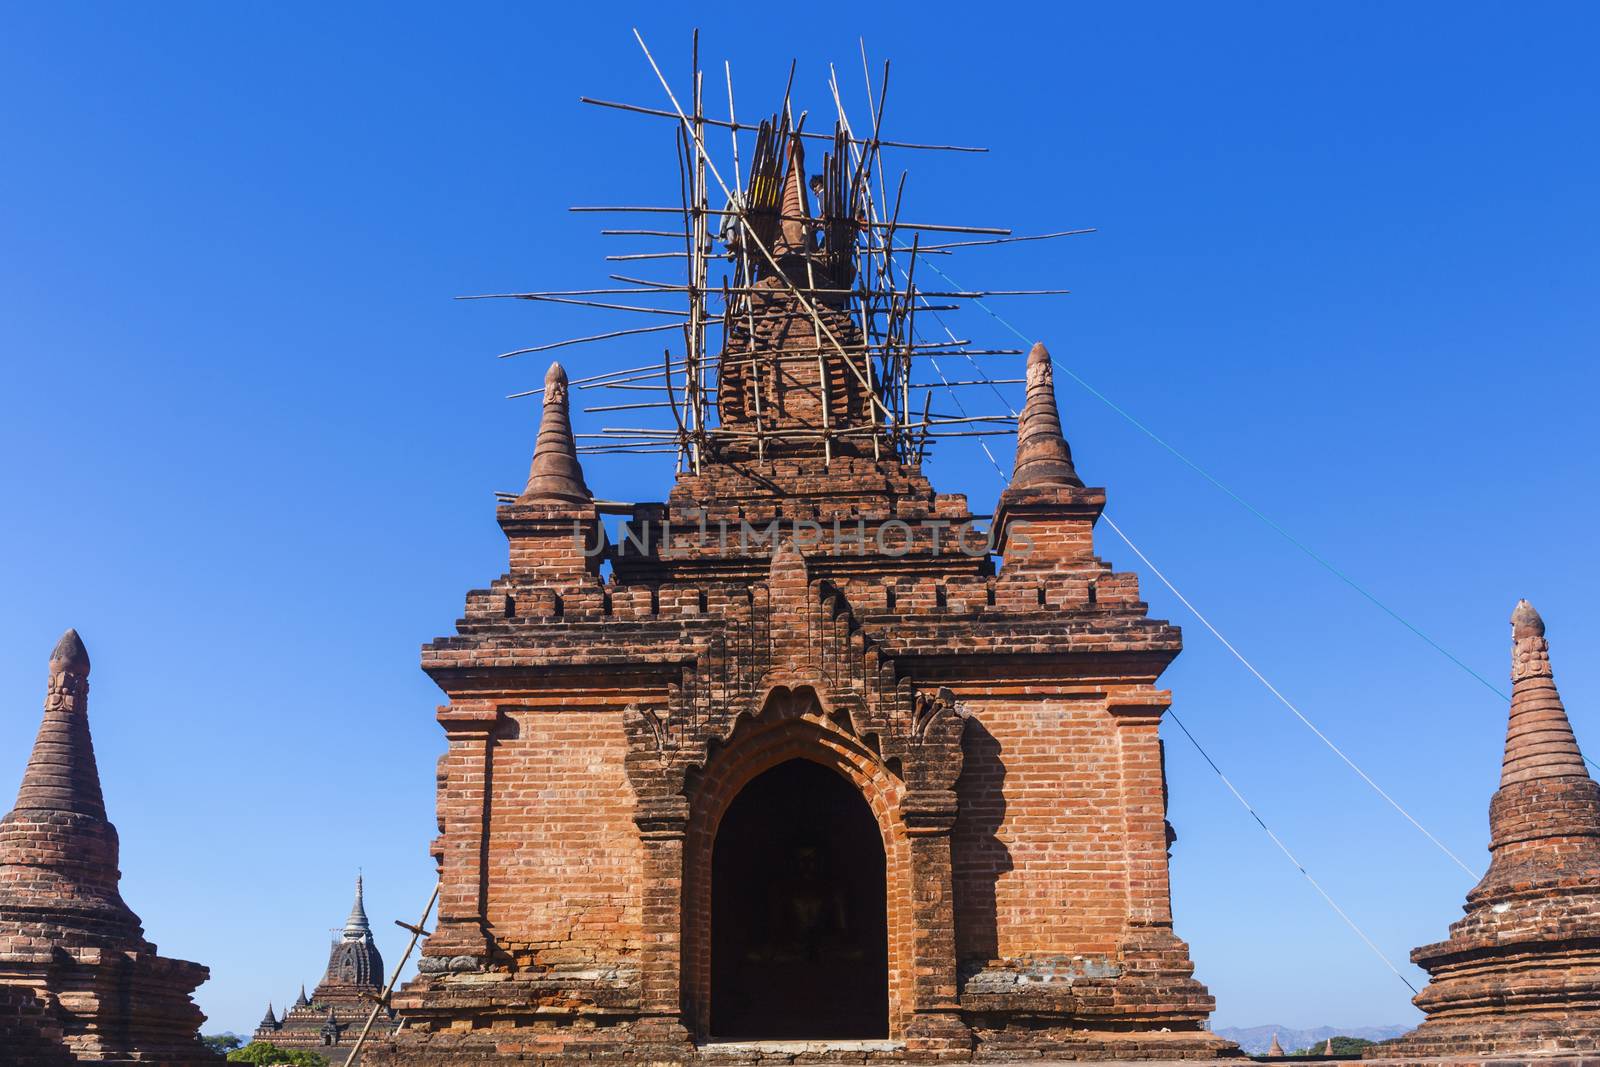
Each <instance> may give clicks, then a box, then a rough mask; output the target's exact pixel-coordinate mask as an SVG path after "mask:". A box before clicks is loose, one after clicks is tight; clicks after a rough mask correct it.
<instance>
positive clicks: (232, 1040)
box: [200, 1034, 244, 1052]
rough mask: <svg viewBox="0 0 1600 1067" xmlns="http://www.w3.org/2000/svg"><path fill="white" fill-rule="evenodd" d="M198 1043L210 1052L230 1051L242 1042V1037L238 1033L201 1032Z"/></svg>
mask: <svg viewBox="0 0 1600 1067" xmlns="http://www.w3.org/2000/svg"><path fill="white" fill-rule="evenodd" d="M200 1043H201V1044H202V1045H204V1046H205V1047H206V1048H208V1049H210V1050H211V1051H212V1052H232V1051H233V1050H234V1049H236V1048H238V1047H239V1046H240V1045H242V1044H244V1038H242V1037H240V1036H239V1035H238V1034H202V1035H200Z"/></svg>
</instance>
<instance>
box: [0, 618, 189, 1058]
mask: <svg viewBox="0 0 1600 1067" xmlns="http://www.w3.org/2000/svg"><path fill="white" fill-rule="evenodd" d="M117 855H118V842H117V831H116V827H114V826H112V825H111V822H110V821H109V820H108V819H107V818H106V810H105V801H104V799H103V797H102V796H101V792H100V775H99V770H98V769H97V767H96V764H95V758H94V743H93V741H92V740H91V739H90V736H89V653H88V652H87V651H86V650H85V649H84V647H83V642H82V641H81V640H80V639H79V637H78V634H77V632H76V631H73V630H68V631H67V632H66V634H65V635H64V636H63V637H62V638H61V640H60V642H59V643H58V644H57V645H56V647H55V650H54V651H53V652H52V653H51V655H50V670H49V684H48V687H47V690H46V696H45V709H44V719H43V722H42V723H41V724H40V727H39V736H38V740H37V741H36V742H35V743H34V748H33V753H32V755H31V757H30V758H29V760H28V766H27V769H26V770H25V771H24V772H23V778H22V786H21V788H20V789H19V790H18V793H17V803H16V806H15V807H14V808H13V809H12V810H11V812H10V813H9V814H7V815H6V816H5V818H4V819H0V1038H6V1037H7V1034H8V1032H9V1033H10V1034H12V1035H15V1036H14V1038H11V1039H7V1040H5V1041H4V1042H3V1043H0V1049H4V1050H7V1051H10V1050H13V1049H19V1048H20V1049H27V1050H28V1055H29V1056H30V1057H37V1058H36V1059H32V1060H30V1059H28V1058H20V1059H17V1060H14V1061H13V1062H18V1063H27V1062H38V1063H42V1064H47V1063H50V1062H52V1059H51V1057H54V1056H55V1055H56V1052H57V1051H59V1052H60V1054H61V1056H64V1057H65V1056H71V1057H75V1058H77V1059H78V1060H82V1061H85V1062H97V1063H101V1062H103V1063H124V1062H139V1063H152V1064H166V1065H169V1067H191V1065H195V1067H197V1065H200V1064H214V1063H220V1062H221V1058H220V1057H217V1056H214V1055H213V1054H211V1053H210V1052H208V1051H206V1050H205V1049H204V1048H203V1047H202V1046H201V1044H200V1042H199V1040H198V1031H199V1027H200V1024H201V1023H202V1022H203V1021H204V1020H205V1016H203V1015H202V1014H201V1013H200V1009H199V1008H197V1007H195V1004H194V1002H193V1001H192V1000H191V999H190V994H191V993H192V992H193V991H194V989H195V988H196V987H197V986H198V985H199V984H200V983H201V982H203V981H205V978H206V975H207V971H206V968H204V967H202V966H201V965H200V964H198V963H189V962H187V961H185V960H174V959H168V958H166V957H164V956H161V955H159V954H157V951H156V946H155V945H153V944H151V943H150V942H149V941H147V940H145V937H144V929H143V927H142V926H141V925H140V923H139V918H138V916H136V915H135V914H134V913H133V912H132V910H130V909H129V908H128V905H127V904H125V903H124V902H123V900H122V895H121V893H120V892H119V891H118V881H119V877H120V876H119V872H118V870H117ZM13 1041H14V1042H15V1044H13ZM15 1054H16V1055H19V1056H20V1053H15ZM0 1061H3V1057H0Z"/></svg>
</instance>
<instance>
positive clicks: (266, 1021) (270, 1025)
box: [260, 1000, 278, 1030]
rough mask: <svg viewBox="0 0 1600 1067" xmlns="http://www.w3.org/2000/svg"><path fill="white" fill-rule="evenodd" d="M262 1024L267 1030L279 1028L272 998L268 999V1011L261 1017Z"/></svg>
mask: <svg viewBox="0 0 1600 1067" xmlns="http://www.w3.org/2000/svg"><path fill="white" fill-rule="evenodd" d="M260 1026H261V1027H262V1028H263V1029H266V1030H276V1029H277V1028H278V1017H277V1016H276V1015H275V1014H273V1011H272V1001H270V1000H269V1001H267V1013H266V1014H265V1015H263V1016H262V1017H261V1022H260Z"/></svg>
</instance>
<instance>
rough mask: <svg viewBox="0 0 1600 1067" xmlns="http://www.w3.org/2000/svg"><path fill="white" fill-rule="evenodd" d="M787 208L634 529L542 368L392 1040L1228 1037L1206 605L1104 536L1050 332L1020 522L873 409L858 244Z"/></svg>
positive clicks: (457, 678)
mask: <svg viewBox="0 0 1600 1067" xmlns="http://www.w3.org/2000/svg"><path fill="white" fill-rule="evenodd" d="M788 158H789V164H788V168H787V173H786V175H785V182H784V196H783V202H784V203H785V204H788V205H790V206H789V208H788V209H787V211H786V213H785V214H786V215H798V216H799V217H800V218H802V219H808V218H809V215H808V210H809V209H808V208H807V207H805V206H804V205H805V200H804V197H803V193H802V192H801V191H800V190H802V189H804V184H803V170H802V169H801V165H800V162H799V158H798V152H792V153H790V155H789V157H788ZM751 185H752V188H753V189H754V188H755V186H756V182H755V180H754V179H752V183H751ZM796 204H799V205H802V206H801V207H800V208H799V209H798V210H797V209H796V208H795V207H794V205H796ZM788 221H790V219H788V218H786V219H785V222H786V223H787V222H788ZM807 225H808V227H809V223H808V224H807ZM817 229H818V230H819V231H820V230H822V229H824V227H822V226H821V225H820V224H819V225H818V227H817ZM774 230H775V232H774V233H773V234H772V238H771V239H772V247H773V248H774V249H775V250H776V255H775V257H774V263H775V264H776V266H777V269H776V270H773V269H771V268H769V269H767V270H766V271H765V273H761V272H756V277H757V281H756V282H755V284H754V285H753V286H752V288H753V289H754V290H755V291H756V297H755V300H754V301H753V305H754V308H756V309H759V315H757V314H751V315H750V316H749V318H748V320H747V321H748V322H753V323H755V324H756V325H755V327H754V329H748V328H744V329H741V328H739V327H738V326H737V325H736V324H735V325H732V326H730V329H729V333H728V337H729V340H728V342H727V346H728V347H727V348H726V349H725V351H724V355H723V359H724V361H725V363H730V364H732V363H737V364H738V365H739V366H740V367H741V370H740V372H739V373H738V374H729V373H727V372H725V373H724V376H723V377H722V378H721V379H720V385H719V386H718V390H717V393H716V396H717V403H718V414H719V417H720V426H721V427H722V429H723V431H724V434H723V437H722V438H721V439H720V440H721V443H720V444H719V446H718V447H717V448H715V449H710V450H708V451H707V452H706V454H705V455H703V456H702V457H701V458H700V459H699V460H698V461H697V463H696V465H695V466H694V467H690V468H686V469H685V470H684V471H683V472H682V473H680V475H679V476H678V477H677V480H676V483H675V484H674V485H673V487H672V489H671V491H670V493H669V494H668V496H667V499H666V501H665V502H664V503H645V504H638V505H634V506H632V507H631V508H630V509H629V513H628V514H627V516H626V518H627V530H626V533H625V534H624V535H622V536H619V537H618V539H617V543H616V544H615V545H613V544H611V542H610V539H609V538H608V535H607V533H606V531H605V528H604V527H603V525H602V522H601V510H600V508H599V507H598V506H597V504H596V503H595V500H594V498H593V495H592V494H591V492H590V489H589V487H588V484H587V483H586V480H585V476H584V473H583V471H582V469H581V467H580V465H579V462H578V456H577V449H576V447H575V443H574V438H573V434H572V430H571V427H570V423H569V415H568V382H567V378H566V375H565V373H564V372H563V371H562V369H561V367H560V366H559V365H557V366H552V367H551V368H550V372H549V375H548V376H547V377H546V379H545V388H544V390H543V415H542V420H541V422H540V426H539V433H538V440H537V444H536V447H535V452H534V457H533V463H532V469H531V471H530V475H529V479H528V483H527V488H526V490H525V491H524V492H523V493H522V494H521V495H520V496H519V497H518V498H516V499H515V500H514V501H512V502H509V503H506V504H505V505H504V506H502V507H501V508H500V509H499V521H500V525H501V527H502V529H503V530H504V531H505V534H506V537H507V539H508V541H509V543H510V567H509V570H508V571H507V573H505V574H504V575H502V576H501V577H500V578H498V579H496V580H494V581H493V582H492V583H491V584H490V585H489V586H488V587H487V588H485V589H481V590H477V591H474V592H472V593H470V594H469V595H468V598H467V606H466V614H465V616H464V617H463V618H462V619H460V620H459V621H458V623H457V627H456V634H455V635H454V636H450V637H443V638H440V639H438V640H436V641H434V642H433V643H431V644H429V645H427V646H426V647H425V649H424V652H423V668H424V669H425V670H426V671H427V672H428V674H429V675H430V676H431V677H432V678H433V679H434V681H435V682H436V683H437V684H438V685H439V687H440V688H441V689H442V690H443V691H444V693H445V694H446V696H447V697H448V703H446V704H445V705H444V706H442V707H441V708H440V709H439V712H438V719H439V722H440V724H441V726H442V727H443V728H444V731H445V735H446V739H447V741H448V749H447V751H446V753H445V754H444V756H443V757H442V758H441V759H440V761H439V765H438V773H437V797H438V820H439V836H438V838H437V839H436V840H435V842H434V845H433V854H434V856H435V859H436V860H437V862H438V864H439V871H440V878H441V885H442V890H441V898H440V913H439V918H438V924H437V929H436V930H435V931H434V932H433V933H432V935H431V936H430V937H429V938H428V939H427V941H426V942H425V945H424V949H423V956H422V960H421V967H420V974H419V975H418V977H417V978H416V979H415V980H414V981H412V982H411V983H410V984H409V985H407V986H406V987H405V988H404V990H403V991H401V992H400V993H399V994H397V996H396V998H395V1005H396V1007H397V1008H398V1010H399V1012H400V1014H401V1016H402V1018H403V1026H402V1028H401V1030H400V1031H399V1033H398V1034H397V1035H396V1036H395V1039H394V1040H395V1044H394V1045H393V1046H391V1047H389V1048H388V1049H385V1050H382V1051H380V1052H379V1053H377V1054H376V1056H375V1057H374V1059H373V1060H372V1061H371V1062H379V1061H380V1060H381V1061H382V1062H389V1063H406V1064H426V1063H447V1062H448V1063H476V1062H485V1063H487V1062H493V1061H495V1060H496V1059H497V1058H500V1057H523V1058H527V1059H535V1060H543V1059H550V1060H562V1059H582V1058H616V1059H619V1060H622V1061H627V1062H637V1061H641V1060H645V1059H649V1060H651V1061H662V1062H678V1061H682V1060H685V1059H689V1058H692V1057H694V1056H696V1055H701V1056H705V1055H714V1054H716V1053H717V1052H718V1050H723V1051H724V1054H725V1055H738V1054H741V1053H740V1051H739V1050H740V1049H742V1048H744V1047H745V1046H744V1045H741V1044H740V1043H742V1042H751V1041H756V1042H760V1041H769V1040H770V1041H797V1040H804V1041H820V1042H825V1043H826V1042H836V1043H840V1042H842V1043H843V1044H841V1045H838V1046H837V1047H839V1048H840V1049H844V1050H849V1054H850V1055H853V1056H855V1057H856V1058H857V1059H858V1060H859V1058H860V1057H861V1056H862V1055H864V1054H866V1053H867V1052H871V1053H872V1054H873V1055H874V1056H875V1057H876V1058H905V1059H931V1058H945V1059H948V1058H956V1059H966V1058H971V1057H981V1058H1032V1057H1036V1056H1049V1057H1055V1058H1075V1057H1095V1058H1106V1057H1108V1056H1127V1057H1133V1058H1158V1059H1166V1058H1183V1057H1189V1058H1198V1057H1209V1056H1213V1055H1215V1054H1217V1053H1218V1052H1219V1051H1223V1050H1227V1049H1231V1048H1232V1046H1231V1045H1230V1044H1229V1043H1228V1042H1225V1041H1223V1040H1221V1039H1219V1038H1217V1037H1215V1036H1214V1035H1212V1034H1210V1033H1209V1032H1208V1031H1207V1030H1206V1029H1205V1024H1206V1020H1207V1018H1208V1016H1209V1013H1210V1012H1211V1010H1212V1007H1213V1001H1212V998H1211V996H1210V995H1209V994H1208V993H1207V991H1206V989H1205V987H1204V986H1203V985H1201V984H1200V983H1199V982H1198V981H1196V980H1195V979H1194V978H1193V977H1192V972H1193V966H1192V964H1191V962H1190V959H1189V952H1188V948H1187V946H1186V945H1185V944H1184V942H1183V941H1182V940H1180V939H1179V938H1178V937H1177V935H1176V934H1175V933H1174V931H1173V921H1172V909H1171V903H1170V893H1169V885H1168V850H1169V848H1170V846H1171V844H1172V840H1173V834H1172V831H1171V828H1170V826H1169V825H1168V823H1167V821H1166V818H1165V814H1166V788H1165V780H1164V773H1163V766H1162V747H1161V741H1160V739H1159V737H1158V733H1157V730H1158V727H1159V724H1160V722H1161V718H1162V714H1163V712H1164V711H1165V709H1166V708H1167V706H1168V703H1169V701H1170V699H1171V697H1170V694H1169V693H1168V692H1167V691H1166V690H1163V689H1161V688H1159V686H1158V684H1157V680H1158V678H1159V677H1160V675H1161V673H1162V671H1163V670H1164V669H1165V668H1166V667H1167V665H1168V664H1169V663H1171V662H1172V660H1173V658H1174V657H1175V656H1176V655H1177V654H1178V652H1179V649H1180V647H1181V641H1180V636H1179V632H1178V630H1177V629H1176V628H1175V627H1173V626H1171V625H1169V624H1167V623H1165V622H1161V621H1159V620H1154V619H1151V618H1149V617H1148V615H1147V614H1146V606H1145V604H1144V603H1142V602H1141V601H1140V599H1139V590H1138V582H1137V580H1136V578H1135V576H1134V575H1132V574H1128V573H1123V572H1118V571H1115V570H1114V569H1113V568H1112V567H1111V566H1110V565H1109V564H1108V563H1106V562H1105V561H1103V560H1101V559H1100V558H1098V557H1097V556H1096V555H1095V553H1094V536H1093V535H1094V527H1095V523H1096V520H1097V519H1098V517H1099V515H1100V512H1101V509H1102V507H1103V506H1104V504H1105V499H1106V498H1105V492H1104V491H1103V490H1101V489H1094V488H1088V487H1086V486H1085V485H1084V483H1083V482H1082V481H1081V480H1080V478H1079V476H1078V474H1077V471H1076V470H1075V468H1074V465H1073V461H1072V456H1071V453H1070V451H1069V449H1068V446H1067V442H1066V440H1065V438H1064V436H1063V433H1062V430H1061V421H1060V418H1059V415H1058V413H1057V407H1056V398H1055V392H1054V385H1053V380H1052V372H1051V361H1050V357H1049V354H1048V353H1047V352H1046V351H1045V349H1044V348H1043V346H1035V347H1034V349H1033V351H1032V353H1031V354H1030V355H1029V356H1028V358H1027V363H1026V367H1027V400H1026V409H1025V411H1024V412H1023V413H1022V415H1021V418H1020V422H1019V424H1018V427H1017V433H1018V438H1019V447H1018V451H1017V458H1016V463H1015V468H1014V471H1013V474H1012V476H1011V479H1010V485H1009V487H1008V488H1006V489H1005V491H1004V492H1003V493H1001V495H1000V499H999V501H998V503H997V506H996V510H995V514H994V516H993V520H992V524H991V525H992V536H993V542H992V545H991V544H988V543H986V537H987V536H988V535H989V531H984V530H981V529H977V528H975V527H976V525H981V523H980V522H979V519H978V517H975V516H974V515H973V514H972V512H971V510H970V509H969V507H968V504H967V501H966V499H965V497H963V496H962V495H959V494H946V493H939V492H937V491H936V490H935V489H934V487H933V486H932V485H931V484H930V483H929V481H928V479H927V477H926V476H925V475H924V473H923V470H922V468H921V462H920V455H916V454H909V455H908V454H907V452H906V451H905V450H904V449H900V448H897V447H895V446H894V443H893V442H892V441H889V440H886V439H875V438H874V437H873V436H871V435H870V434H866V433H846V432H844V431H843V430H842V429H841V427H846V426H857V425H860V424H861V423H862V422H863V421H864V416H862V417H855V418H852V417H850V415H849V413H852V412H854V413H857V414H858V416H859V415H860V413H864V412H867V411H868V410H869V408H870V406H871V405H872V403H873V399H872V397H871V396H870V395H869V394H868V393H867V392H866V391H865V389H866V386H865V385H864V384H863V380H862V377H861V376H860V375H859V374H857V373H855V372H853V371H852V370H851V368H850V366H848V365H847V363H848V359H847V357H846V355H845V353H848V352H850V351H852V350H853V346H857V345H859V344H860V337H859V334H858V333H855V332H853V331H854V330H855V327H854V325H853V320H852V318H851V317H850V316H849V315H848V314H847V313H846V308H845V301H844V299H843V298H841V297H838V296H836V295H834V294H838V293H842V292H847V291H848V284H849V281H848V277H847V276H845V275H844V274H842V273H841V272H843V271H845V270H846V269H847V268H846V267H845V266H844V265H843V263H842V261H841V260H840V259H838V258H837V257H830V256H829V255H828V254H827V247H828V246H827V240H828V238H827V237H826V235H825V234H822V233H812V232H811V231H810V230H809V228H808V229H806V230H795V231H790V232H786V231H785V228H784V227H774ZM813 302H814V305H813ZM813 308H814V310H815V316H816V317H813ZM747 310H750V309H749V308H747ZM818 318H820V319H822V320H824V321H823V323H822V324H819V322H818ZM824 325H825V326H826V329H827V331H828V332H829V333H830V334H831V335H832V336H833V337H834V338H835V339H836V340H837V342H838V344H837V351H836V352H834V354H833V355H831V356H830V355H829V353H828V351H827V349H829V348H830V347H832V346H828V345H819V343H818V338H819V337H821V336H822V334H823V331H824ZM819 349H823V351H822V352H821V353H820V355H821V357H822V358H820V359H819ZM730 353H737V354H738V355H739V359H738V360H737V361H735V360H733V359H732V357H731V355H730ZM993 554H998V556H999V557H1000V565H999V567H998V569H997V568H996V566H995V564H994V562H993ZM603 565H604V566H605V567H608V569H609V573H607V574H606V575H605V576H604V577H602V571H603ZM863 1042H864V1043H865V1044H863ZM730 1043H731V1044H730ZM828 1047H833V1046H828V1045H826V1044H825V1045H824V1046H823V1048H824V1050H826V1049H827V1048H828Z"/></svg>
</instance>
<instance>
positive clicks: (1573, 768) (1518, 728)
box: [1500, 600, 1589, 787]
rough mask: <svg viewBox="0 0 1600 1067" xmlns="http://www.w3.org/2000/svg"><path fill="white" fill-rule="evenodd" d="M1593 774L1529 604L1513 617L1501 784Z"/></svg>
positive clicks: (1541, 627)
mask: <svg viewBox="0 0 1600 1067" xmlns="http://www.w3.org/2000/svg"><path fill="white" fill-rule="evenodd" d="M1568 776H1571V777H1584V778H1587V777H1588V776H1589V771H1588V769H1587V768H1585V767H1584V765H1583V753H1581V752H1580V751H1578V740H1577V738H1576V737H1574V736H1573V734H1572V724H1571V723H1570V722H1568V721H1567V710H1566V708H1565V707H1564V706H1563V705H1562V703H1561V694H1560V693H1559V692H1558V691H1557V690H1556V682H1555V677H1554V674H1553V673H1552V672H1551V670H1550V643H1549V642H1548V641H1547V640H1546V639H1545V636H1544V620H1543V619H1542V618H1540V617H1539V613H1538V612H1537V611H1535V610H1534V608H1533V605H1532V604H1530V603H1528V602H1527V601H1526V600H1519V601H1517V607H1516V610H1514V611H1513V612H1512V613H1511V719H1510V722H1509V723H1508V724H1507V727H1506V754H1505V762H1504V763H1503V764H1502V765H1501V770H1500V785H1501V786H1502V787H1505V786H1508V785H1512V784H1514V783H1516V782H1526V781H1530V780H1532V779H1536V778H1561V777H1568Z"/></svg>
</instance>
